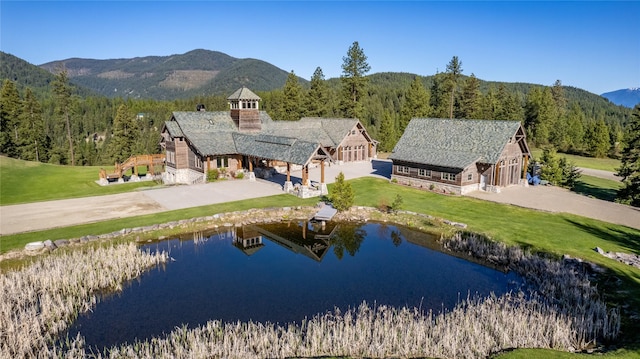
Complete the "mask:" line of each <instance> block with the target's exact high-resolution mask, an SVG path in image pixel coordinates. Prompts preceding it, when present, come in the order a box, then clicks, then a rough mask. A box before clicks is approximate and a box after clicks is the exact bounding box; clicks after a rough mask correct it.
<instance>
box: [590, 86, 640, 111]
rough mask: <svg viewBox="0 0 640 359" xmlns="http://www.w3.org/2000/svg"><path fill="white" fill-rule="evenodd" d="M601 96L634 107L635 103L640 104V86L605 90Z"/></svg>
mask: <svg viewBox="0 0 640 359" xmlns="http://www.w3.org/2000/svg"><path fill="white" fill-rule="evenodd" d="M600 96H602V97H604V98H606V99H607V100H609V101H611V102H612V103H614V104H616V105H620V106H624V107H629V108H633V107H634V106H635V105H637V104H640V87H630V88H628V89H621V90H616V91H611V92H605V93H603V94H602V95H600Z"/></svg>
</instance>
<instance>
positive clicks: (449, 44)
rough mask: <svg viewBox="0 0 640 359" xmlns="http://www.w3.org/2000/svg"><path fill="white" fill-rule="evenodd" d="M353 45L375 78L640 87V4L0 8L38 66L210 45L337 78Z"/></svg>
mask: <svg viewBox="0 0 640 359" xmlns="http://www.w3.org/2000/svg"><path fill="white" fill-rule="evenodd" d="M355 41H357V42H358V44H359V46H360V47H361V48H362V50H363V51H364V53H365V55H366V56H367V62H368V63H369V65H370V66H371V70H370V72H369V74H373V73H378V72H407V73H413V74H418V75H422V76H427V75H433V74H435V73H437V72H444V71H446V65H447V63H449V61H450V60H451V59H452V57H453V56H458V58H459V60H460V61H461V62H462V70H463V71H462V73H463V74H464V75H471V74H472V73H473V74H474V75H475V76H476V77H478V78H479V79H482V80H487V81H504V82H527V83H534V84H541V85H548V86H551V85H553V83H554V82H555V81H556V80H560V81H561V82H562V84H563V85H567V86H574V87H578V88H581V89H584V90H587V91H590V92H593V93H596V94H601V93H604V92H609V91H614V90H618V89H624V88H632V87H640V1H568V2H557V1H536V2H527V1H470V2H466V1H446V2H445V1H407V2H404V1H317V2H315V1H268V0H263V1H256V2H249V1H239V0H238V1H204V0H201V1H143V0H138V1H117V0H115V1H99V0H94V1H29V0H26V1H25V0H21V1H15V0H1V1H0V50H1V51H3V52H6V53H9V54H12V55H14V56H17V57H19V58H21V59H23V60H26V61H27V62H29V63H32V64H34V65H41V64H44V63H47V62H51V61H57V60H64V59H68V58H74V57H76V58H88V59H116V58H133V57H144V56H168V55H173V54H183V53H186V52H188V51H191V50H194V49H207V50H214V51H220V52H223V53H226V54H227V55H230V56H233V57H236V58H255V59H260V60H263V61H266V62H269V63H271V64H273V65H275V66H277V67H279V68H281V69H283V70H285V71H287V72H290V71H293V72H294V73H295V74H296V75H298V76H300V77H302V78H306V79H310V78H311V76H312V75H313V72H314V71H315V69H316V68H317V67H320V68H322V71H323V73H324V75H325V78H327V79H329V78H334V77H339V76H340V75H341V74H342V68H341V66H342V63H343V60H342V59H343V57H345V56H346V55H347V51H348V49H349V47H350V46H351V45H352V44H353V43H354V42H355Z"/></svg>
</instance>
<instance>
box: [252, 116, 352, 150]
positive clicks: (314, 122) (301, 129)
mask: <svg viewBox="0 0 640 359" xmlns="http://www.w3.org/2000/svg"><path fill="white" fill-rule="evenodd" d="M357 124H358V120H357V119H355V118H316V117H305V118H302V119H300V120H299V121H271V122H270V123H269V124H268V125H267V126H263V128H262V133H264V134H270V135H280V136H288V137H295V138H298V139H301V140H305V141H310V142H320V143H321V144H322V146H325V147H336V146H338V145H339V144H340V142H341V141H342V140H343V139H344V137H345V136H346V135H347V134H348V133H349V131H351V129H353V128H354V127H355V126H356V125H357Z"/></svg>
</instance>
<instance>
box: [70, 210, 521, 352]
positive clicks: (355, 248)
mask: <svg viewBox="0 0 640 359" xmlns="http://www.w3.org/2000/svg"><path fill="white" fill-rule="evenodd" d="M142 250H151V251H156V250H164V251H167V252H169V254H170V256H171V258H172V260H171V261H170V262H168V263H167V264H166V265H164V266H161V267H158V268H154V269H152V270H151V271H149V272H147V273H145V274H144V275H142V276H141V277H140V278H138V279H137V280H135V281H133V282H132V283H130V284H129V285H127V286H125V288H124V290H123V291H122V292H121V293H117V294H113V295H109V296H106V297H103V298H101V302H100V303H98V305H97V306H96V308H94V310H93V311H92V312H89V313H87V314H83V315H81V316H80V317H79V318H78V320H77V321H76V322H75V323H74V324H73V326H72V327H71V328H70V330H69V335H70V336H75V334H76V333H78V332H80V333H81V334H82V335H83V336H85V339H86V342H87V345H88V346H91V347H94V346H95V347H97V348H100V349H99V350H101V348H104V347H107V346H111V345H116V344H121V343H125V342H128V343H132V342H134V341H135V340H136V339H139V340H145V339H148V338H151V337H154V336H161V335H162V333H168V332H170V331H172V330H173V329H174V328H175V327H177V326H182V325H188V326H189V327H195V326H197V325H200V324H204V323H206V322H207V321H209V320H213V319H219V320H224V321H250V320H251V321H258V322H272V323H288V322H299V321H301V320H302V319H304V318H305V317H312V316H314V315H315V314H317V313H324V312H327V311H331V310H333V309H334V308H336V307H337V308H340V309H341V310H345V309H347V308H349V307H352V308H353V307H357V306H358V305H359V304H360V303H362V302H363V301H366V302H368V303H369V304H370V305H392V306H396V307H401V306H411V307H419V308H421V309H422V310H424V311H428V310H430V309H432V310H434V311H436V312H438V311H441V310H446V309H447V308H451V307H453V306H454V305H455V304H456V303H457V302H458V301H459V300H460V299H464V298H466V297H467V295H469V294H471V295H475V294H479V295H482V296H486V295H488V294H489V293H491V292H494V293H496V294H502V293H504V292H506V291H508V290H510V289H514V287H515V286H518V285H519V283H520V282H521V280H520V279H519V277H518V276H517V275H516V274H514V273H503V272H501V271H498V270H495V269H492V268H488V267H485V266H482V265H479V264H476V263H472V262H469V261H466V260H464V259H461V258H457V257H454V256H451V255H448V254H445V253H442V252H440V251H439V246H438V244H437V243H436V242H435V241H434V238H432V237H431V236H429V235H427V234H425V233H421V232H417V231H414V230H410V229H407V228H402V227H398V226H391V225H384V224H380V223H367V224H349V223H329V224H328V225H327V226H326V227H325V228H323V227H322V226H320V225H319V224H313V223H308V222H289V223H279V224H269V225H260V226H253V225H251V226H245V227H223V228H221V229H220V230H219V231H216V232H211V233H206V234H202V233H195V234H191V235H188V236H185V237H184V238H176V239H172V240H167V241H161V242H156V243H151V244H148V245H145V246H143V247H142Z"/></svg>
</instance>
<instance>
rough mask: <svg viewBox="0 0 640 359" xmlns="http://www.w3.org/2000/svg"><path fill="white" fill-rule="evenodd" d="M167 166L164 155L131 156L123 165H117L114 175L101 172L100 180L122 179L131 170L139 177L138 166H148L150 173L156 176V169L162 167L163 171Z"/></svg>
mask: <svg viewBox="0 0 640 359" xmlns="http://www.w3.org/2000/svg"><path fill="white" fill-rule="evenodd" d="M164 165H165V155H164V154H153V155H137V156H131V157H129V158H127V160H126V161H124V162H122V163H118V162H116V163H115V166H114V167H115V169H114V172H113V173H107V172H106V171H105V170H104V169H101V170H100V178H105V179H109V178H122V176H123V175H124V173H125V172H127V171H128V170H129V169H131V170H132V174H134V175H136V176H137V175H138V166H147V170H148V173H151V174H155V173H156V168H158V166H160V169H161V170H162V169H163V168H164Z"/></svg>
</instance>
